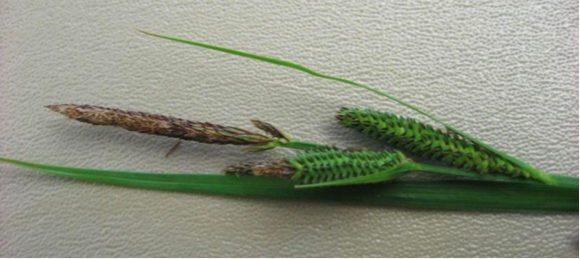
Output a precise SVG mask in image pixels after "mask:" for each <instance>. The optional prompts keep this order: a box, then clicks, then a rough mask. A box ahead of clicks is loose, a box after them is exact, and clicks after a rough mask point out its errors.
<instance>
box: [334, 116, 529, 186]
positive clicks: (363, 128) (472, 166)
mask: <svg viewBox="0 0 580 259" xmlns="http://www.w3.org/2000/svg"><path fill="white" fill-rule="evenodd" d="M336 117H337V119H339V120H340V121H341V123H342V125H344V126H346V127H349V128H353V129H355V130H357V131H359V132H361V133H364V134H366V135H369V136H371V137H372V138H375V139H378V140H382V141H384V142H385V143H387V144H389V145H391V146H394V147H397V148H399V149H401V150H404V151H407V152H410V153H413V154H416V155H421V156H423V157H428V158H431V159H435V160H439V161H442V162H445V163H447V164H448V165H452V166H456V167H461V168H464V169H466V170H471V171H476V172H479V173H482V174H485V173H490V172H491V173H502V174H507V175H510V176H514V177H524V178H529V177H530V173H528V172H527V171H525V170H522V169H520V168H519V167H518V166H517V165H513V164H512V163H511V162H509V161H506V160H505V159H503V158H502V157H499V156H497V155H495V154H493V153H490V152H489V151H488V150H486V149H483V148H481V147H479V146H478V145H474V144H473V143H472V142H471V141H469V140H466V139H465V138H463V137H462V136H460V135H457V134H453V133H449V132H444V131H442V130H441V129H435V128H433V127H432V126H431V125H428V124H425V123H421V122H418V121H416V120H414V119H411V118H405V117H403V116H397V115H394V114H391V113H386V112H378V111H372V110H360V109H356V108H342V109H341V110H340V112H339V113H338V114H337V116H336Z"/></svg>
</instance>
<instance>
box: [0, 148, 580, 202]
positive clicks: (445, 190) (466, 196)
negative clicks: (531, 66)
mask: <svg viewBox="0 0 580 259" xmlns="http://www.w3.org/2000/svg"><path fill="white" fill-rule="evenodd" d="M0 163H6V164H12V165H15V166H20V167H23V168H26V169H31V170H36V171H40V172H44V173H47V174H51V175H57V176H64V177H68V178H75V179H80V180H86V181H91V182H99V183H107V184H114V185H119V186H127V187H137V188H146V189H155V190H165V191H178V192H195V193H206V194H216V195H228V196H229V195H232V196H242V197H260V198H275V199H291V200H309V201H313V200H319V201H332V202H349V203H355V204H367V205H370V204H372V205H383V206H385V205H386V206H402V207H410V208H423V209H424V208H438V209H457V210H492V211H517V212H551V213H553V212H568V213H578V195H577V194H578V179H575V181H576V186H575V187H571V188H568V187H561V186H548V185H544V184H522V183H501V182H481V181H435V182H433V181H396V182H391V183H388V184H374V185H355V186H342V187H334V188H308V189H296V188H294V185H293V184H292V182H290V181H286V180H281V179H276V178H271V177H257V176H234V175H219V174H198V173H195V174H179V173H139V172H127V171H115V170H98V169H87V168H74V167H64V166H53V165H42V164H36V163H31V162H25V161H19V160H14V159H7V158H0Z"/></svg>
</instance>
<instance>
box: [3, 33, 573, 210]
mask: <svg viewBox="0 0 580 259" xmlns="http://www.w3.org/2000/svg"><path fill="white" fill-rule="evenodd" d="M139 31H140V32H142V33H144V34H146V35H150V36H154V37H158V38H162V39H167V40H171V41H175V42H180V43H185V44H189V45H193V46H196V47H200V48H205V49H211V50H215V51H220V52H224V53H228V54H233V55H236V56H240V57H245V58H250V59H254V60H258V61H263V62H267V63H271V64H275V65H280V66H284V67H287V68H292V69H295V70H299V71H302V72H305V73H307V74H310V75H312V76H316V77H319V78H323V79H328V80H333V81H337V82H341V83H344V84H347V85H349V86H353V87H358V88H362V89H365V90H368V91H371V92H373V93H375V94H377V95H379V96H382V97H384V98H386V99H389V100H392V101H395V102H397V103H398V104H401V105H403V106H405V107H407V108H410V109H411V110H413V111H415V112H417V113H419V114H422V115H424V116H426V117H428V118H430V119H432V120H433V121H435V122H437V123H438V124H440V125H441V126H442V128H443V129H438V128H436V127H434V126H431V125H429V124H426V123H422V122H419V121H417V120H414V119H412V118H405V117H402V116H397V115H395V114H391V113H388V112H379V111H372V110H366V109H359V108H342V109H340V111H339V112H338V113H337V115H336V118H337V119H338V120H339V122H340V123H341V124H342V125H344V126H346V127H349V128H353V129H355V130H357V131H359V132H361V133H363V134H367V135H369V136H370V137H372V138H374V139H377V140H378V141H381V142H384V143H386V144H387V145H389V146H390V147H391V148H392V149H387V150H383V151H368V150H361V149H352V148H338V147H334V146H328V145H324V144H318V143H309V142H306V141H300V140H295V139H293V138H291V137H290V136H289V135H288V134H286V133H284V132H282V131H280V130H279V129H277V128H276V127H274V126H273V125H271V124H269V123H266V122H263V121H259V120H252V121H251V122H252V124H253V125H254V126H255V127H256V128H258V129H260V130H262V131H264V132H265V133H266V134H260V133H256V132H252V131H249V130H245V129H240V128H236V127H230V126H222V125H218V124H213V123H206V122H197V121H190V120H184V119H179V118H174V117H170V116H162V115H156V114H149V113H145V112H131V111H123V110H119V109H111V108H105V107H99V106H91V105H75V104H58V105H49V106H47V108H49V109H51V110H53V111H56V112H58V113H61V114H63V115H65V116H67V117H69V118H72V119H75V120H78V121H82V122H85V123H90V124H94V125H108V126H117V127H122V128H124V129H127V130H131V131H137V132H141V133H146V134H154V135H161V136H166V137H173V138H178V139H182V140H191V141H197V142H202V143H210V144H222V145H223V144H231V145H245V146H248V147H247V150H248V151H265V150H269V149H273V148H278V147H279V148H290V149H295V150H298V153H297V154H296V155H294V156H292V157H288V158H280V157H275V158H272V159H271V160H268V161H259V162H249V163H246V164H242V165H231V166H229V167H227V168H226V170H225V174H224V175H213V174H199V173H197V174H156V173H138V172H125V171H111V170H95V169H86V168H73V167H64V166H51V165H41V164H36V163H31V162H25V161H18V160H13V159H8V158H0V162H4V163H8V164H13V165H17V166H21V167H25V168H28V169H33V170H37V171H41V172H45V173H48V174H53V175H59V176H66V177H71V178H76V179H83V180H89V181H96V182H103V183H109V184H116V185H122V186H130V187H142V188H150V189H160V190H173V191H192V192H203V193H213V194H222V195H241V196H246V197H248V196H249V197H270V198H291V199H305V200H335V201H351V202H360V203H369V204H385V205H399V206H414V207H423V208H453V209H491V210H514V211H536V212H537V211H543V212H555V211H567V212H577V211H578V198H577V197H578V196H576V194H577V193H578V178H575V177H567V176H560V175H557V174H549V173H546V172H543V171H541V170H539V169H537V168H534V167H532V166H531V165H528V164H527V163H525V162H523V161H521V160H519V159H518V158H515V157H513V156H510V155H507V154H506V153H504V152H502V151H500V150H497V149H495V148H493V147H491V146H490V145H488V144H485V143H483V142H482V141H480V140H478V139H477V138H475V137H473V136H471V135H468V134H466V133H464V132H462V131H460V130H458V129H456V128H455V127H453V126H451V125H449V124H447V123H445V122H443V121H441V120H439V119H438V118H436V117H435V116H433V115H431V114H429V113H427V112H425V111H423V110H421V109H419V108H418V107H416V106H413V105H411V104H408V103H406V102H404V101H402V100H400V99H397V98H395V97H393V96H391V95H389V94H387V93H385V92H382V91H380V90H378V89H376V88H372V87H370V86H366V85H364V84H360V83H357V82H354V81H351V80H348V79H343V78H340V77H335V76H331V75H326V74H323V73H320V72H317V71H315V70H312V69H310V68H307V67H304V66H302V65H299V64H296V63H292V62H289V61H285V60H280V59H275V58H271V57H267V56H262V55H257V54H252V53H247V52H243V51H239V50H234V49H230V48H225V47H220V46H215V45H210V44H206V43H201V42H196V41H191V40H185V39H180V38H175V37H170V36H165V35H159V34H153V33H149V32H145V31H141V30H139ZM405 153H406V154H413V155H418V156H422V157H425V158H428V159H430V160H432V161H433V162H434V163H417V162H415V161H414V160H412V159H411V158H409V157H408V156H407V155H405ZM437 162H439V164H437ZM441 164H442V165H441ZM417 171H420V172H429V173H437V174H445V175H453V176H459V177H461V178H460V179H458V180H437V181H398V178H400V177H401V176H403V175H405V174H408V173H411V172H417ZM381 183H382V184H381ZM369 184H370V185H369Z"/></svg>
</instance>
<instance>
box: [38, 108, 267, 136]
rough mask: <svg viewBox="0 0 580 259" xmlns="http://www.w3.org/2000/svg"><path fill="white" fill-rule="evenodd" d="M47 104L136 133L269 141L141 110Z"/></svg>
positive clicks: (78, 117)
mask: <svg viewBox="0 0 580 259" xmlns="http://www.w3.org/2000/svg"><path fill="white" fill-rule="evenodd" d="M46 107H47V108H49V109H51V110H53V111H55V112H58V113H61V114H63V115H65V116H67V117H68V118H71V119H75V120H78V121H82V122H86V123H90V124H93V125H106V126H116V127H121V128H124V129H126V130H130V131H137V132H140V133H146V134H153V135H161V136H167V137H172V138H178V139H184V140H192V141H197V142H202V143H210V144H232V145H263V144H267V143H270V142H271V141H273V140H272V139H271V138H269V137H266V136H264V135H261V134H258V133H254V132H251V131H247V130H243V129H240V128H235V127H229V126H221V125H216V124H211V123H207V122H197V121H189V120H184V119H179V118H174V117H170V116H163V115H157V114H150V113H145V112H133V111H123V110H118V109H111V108H105V107H100V106H93V105H76V104H58V105H48V106H46Z"/></svg>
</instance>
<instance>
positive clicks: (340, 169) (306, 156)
mask: <svg viewBox="0 0 580 259" xmlns="http://www.w3.org/2000/svg"><path fill="white" fill-rule="evenodd" d="M406 162H407V159H406V158H405V156H404V155H403V154H402V153H401V152H399V151H394V152H391V151H383V152H370V151H348V150H338V149H334V150H329V149H326V150H313V151H308V152H306V153H302V154H299V155H297V156H295V157H293V158H290V159H289V165H290V167H291V168H292V171H293V172H294V173H293V176H292V179H293V180H294V181H295V182H296V183H297V184H298V185H299V186H302V187H306V186H308V187H314V186H315V185H316V186H331V185H347V184H348V185H350V184H359V183H370V182H368V178H369V177H368V176H375V177H374V179H375V180H374V181H372V182H380V181H386V180H389V179H392V178H393V177H395V176H399V175H395V174H391V173H390V172H391V171H392V169H394V168H397V167H399V166H401V165H403V164H404V163H406ZM379 174H381V175H382V177H376V176H377V175H379Z"/></svg>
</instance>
